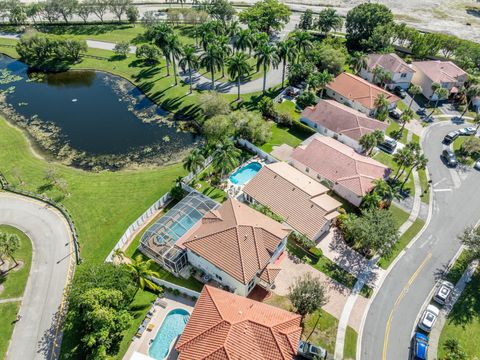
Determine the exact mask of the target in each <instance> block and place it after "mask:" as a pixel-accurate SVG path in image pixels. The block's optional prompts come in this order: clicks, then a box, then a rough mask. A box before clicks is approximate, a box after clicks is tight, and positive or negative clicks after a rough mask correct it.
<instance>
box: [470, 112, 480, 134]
mask: <svg viewBox="0 0 480 360" xmlns="http://www.w3.org/2000/svg"><path fill="white" fill-rule="evenodd" d="M472 123H474V124H477V131H478V128H480V114H477V115H475V117H474V118H473V120H472Z"/></svg>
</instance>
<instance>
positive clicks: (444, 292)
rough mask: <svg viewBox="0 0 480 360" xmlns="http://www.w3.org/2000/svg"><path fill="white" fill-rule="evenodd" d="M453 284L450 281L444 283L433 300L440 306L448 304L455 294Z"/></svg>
mask: <svg viewBox="0 0 480 360" xmlns="http://www.w3.org/2000/svg"><path fill="white" fill-rule="evenodd" d="M453 288H454V286H453V284H452V283H451V282H449V281H443V282H442V283H441V284H440V286H439V288H438V289H437V291H436V292H435V295H433V300H434V301H435V302H436V303H438V304H440V305H445V303H446V302H447V300H448V298H449V297H450V296H451V295H452V293H453Z"/></svg>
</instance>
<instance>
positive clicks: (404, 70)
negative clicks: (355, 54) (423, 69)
mask: <svg viewBox="0 0 480 360" xmlns="http://www.w3.org/2000/svg"><path fill="white" fill-rule="evenodd" d="M377 66H378V67H380V68H382V69H383V70H384V71H386V72H388V73H390V75H391V78H392V80H391V82H390V83H389V84H387V86H388V88H389V89H393V88H395V87H396V86H400V87H401V88H402V89H405V90H407V89H408V87H409V86H410V83H411V82H412V77H413V74H414V73H415V70H413V69H412V68H411V67H410V66H409V65H408V64H407V63H406V62H405V61H403V59H402V58H401V57H400V56H398V55H397V54H393V53H392V54H369V55H368V57H367V67H366V68H363V69H362V70H360V74H359V75H360V77H362V78H363V79H365V80H367V81H369V82H371V83H373V82H374V81H373V80H374V73H373V69H375V68H376V67H377Z"/></svg>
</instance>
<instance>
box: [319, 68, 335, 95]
mask: <svg viewBox="0 0 480 360" xmlns="http://www.w3.org/2000/svg"><path fill="white" fill-rule="evenodd" d="M317 81H318V86H317V88H318V89H319V90H320V99H322V98H323V92H324V91H325V88H326V87H327V85H328V84H330V83H331V82H332V81H333V75H332V74H330V73H329V72H328V71H327V70H323V71H322V72H321V73H318V79H317Z"/></svg>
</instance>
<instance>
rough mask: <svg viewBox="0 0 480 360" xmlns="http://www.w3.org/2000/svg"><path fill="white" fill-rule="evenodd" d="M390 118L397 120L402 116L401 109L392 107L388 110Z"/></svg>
mask: <svg viewBox="0 0 480 360" xmlns="http://www.w3.org/2000/svg"><path fill="white" fill-rule="evenodd" d="M388 115H390V117H391V118H393V119H395V120H398V119H400V117H401V116H402V111H401V110H400V109H399V108H395V109H392V110H390V111H389V112H388Z"/></svg>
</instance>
